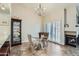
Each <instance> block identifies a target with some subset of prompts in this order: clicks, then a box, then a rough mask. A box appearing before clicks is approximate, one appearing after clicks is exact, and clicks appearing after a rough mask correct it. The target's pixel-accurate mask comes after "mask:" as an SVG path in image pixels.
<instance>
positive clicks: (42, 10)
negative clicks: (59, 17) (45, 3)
mask: <svg viewBox="0 0 79 59" xmlns="http://www.w3.org/2000/svg"><path fill="white" fill-rule="evenodd" d="M36 13H37V14H38V15H39V16H44V15H45V8H43V7H42V5H41V4H39V5H38V8H37V10H36Z"/></svg>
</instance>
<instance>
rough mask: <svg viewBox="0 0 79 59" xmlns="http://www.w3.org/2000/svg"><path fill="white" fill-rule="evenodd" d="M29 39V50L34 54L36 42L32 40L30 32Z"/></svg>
mask: <svg viewBox="0 0 79 59" xmlns="http://www.w3.org/2000/svg"><path fill="white" fill-rule="evenodd" d="M28 41H29V50H30V51H31V52H32V54H33V55H34V54H35V53H34V51H35V50H34V44H33V41H32V36H31V35H30V34H28Z"/></svg>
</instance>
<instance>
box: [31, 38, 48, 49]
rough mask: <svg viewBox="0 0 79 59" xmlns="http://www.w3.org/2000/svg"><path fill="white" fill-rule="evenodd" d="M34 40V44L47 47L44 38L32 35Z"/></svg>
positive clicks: (42, 47)
mask: <svg viewBox="0 0 79 59" xmlns="http://www.w3.org/2000/svg"><path fill="white" fill-rule="evenodd" d="M32 41H33V43H34V44H36V45H37V46H38V47H41V49H44V48H45V47H47V46H46V45H47V44H45V41H43V39H42V38H39V37H32Z"/></svg>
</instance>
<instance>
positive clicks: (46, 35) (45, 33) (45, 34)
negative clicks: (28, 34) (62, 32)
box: [39, 32, 48, 39]
mask: <svg viewBox="0 0 79 59" xmlns="http://www.w3.org/2000/svg"><path fill="white" fill-rule="evenodd" d="M42 35H44V38H45V39H47V38H48V33H47V32H39V38H41V36H42Z"/></svg>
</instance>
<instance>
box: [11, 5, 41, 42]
mask: <svg viewBox="0 0 79 59" xmlns="http://www.w3.org/2000/svg"><path fill="white" fill-rule="evenodd" d="M26 5H27V4H26ZM11 7H12V13H11V14H12V17H14V16H16V17H19V18H20V19H22V41H24V42H25V41H27V34H31V35H32V36H38V32H39V31H40V30H41V19H40V17H39V16H38V15H37V14H35V12H34V10H32V9H30V8H28V7H27V6H24V5H22V4H12V5H11Z"/></svg>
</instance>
